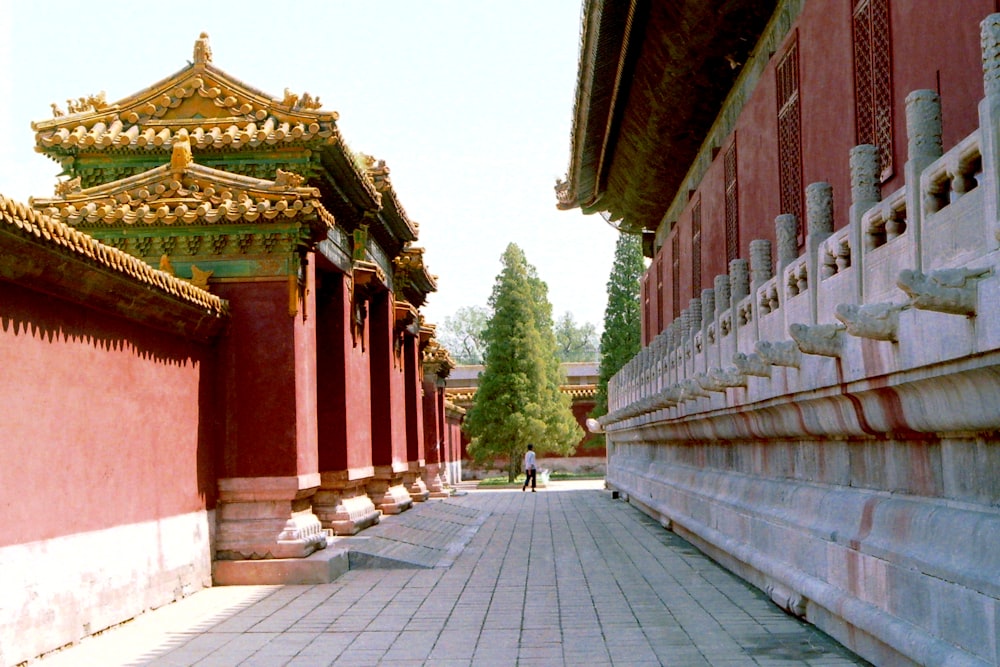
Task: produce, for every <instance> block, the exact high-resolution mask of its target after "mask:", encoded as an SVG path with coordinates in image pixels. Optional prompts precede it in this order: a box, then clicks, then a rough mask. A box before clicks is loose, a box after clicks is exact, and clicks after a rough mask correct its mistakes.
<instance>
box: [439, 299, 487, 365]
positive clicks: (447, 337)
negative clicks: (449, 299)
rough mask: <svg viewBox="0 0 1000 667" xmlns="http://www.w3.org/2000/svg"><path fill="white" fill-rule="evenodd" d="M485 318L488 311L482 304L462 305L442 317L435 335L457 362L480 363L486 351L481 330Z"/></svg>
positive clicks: (483, 327)
mask: <svg viewBox="0 0 1000 667" xmlns="http://www.w3.org/2000/svg"><path fill="white" fill-rule="evenodd" d="M487 319H489V311H488V310H486V309H485V308H483V307H482V306H463V307H461V308H459V309H458V310H456V311H455V314H454V315H451V316H448V317H445V318H444V322H443V323H442V324H441V325H439V326H438V328H437V331H436V332H435V337H436V338H437V339H438V341H439V342H440V343H441V345H443V346H444V347H445V349H447V350H448V351H449V352H451V356H452V358H453V359H454V360H455V361H456V362H457V363H459V364H481V363H483V357H484V356H485V351H486V343H485V341H484V340H483V330H484V329H486V320H487Z"/></svg>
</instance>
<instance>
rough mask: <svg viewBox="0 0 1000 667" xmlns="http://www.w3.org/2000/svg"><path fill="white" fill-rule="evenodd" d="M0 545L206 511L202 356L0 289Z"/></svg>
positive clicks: (149, 333)
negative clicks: (1, 518)
mask: <svg viewBox="0 0 1000 667" xmlns="http://www.w3.org/2000/svg"><path fill="white" fill-rule="evenodd" d="M0 304H2V305H0V369H3V370H2V373H0V402H2V404H3V405H4V406H5V407H4V410H3V413H2V416H0V438H2V440H0V456H2V461H3V463H2V465H0V516H2V517H3V520H2V521H0V546H6V545H10V544H17V543H24V542H30V541H34V540H44V539H50V538H53V537H58V536H61V535H66V534H70V533H76V532H83V531H91V530H98V529H102V528H108V527H112V526H117V525H122V524H129V523H135V522H140V521H149V520H154V519H160V518H164V517H169V516H174V515H178V514H184V513H189V512H194V511H198V510H202V509H205V508H211V507H214V504H215V497H216V495H215V493H216V491H215V475H214V468H213V450H214V441H213V429H212V424H211V419H212V417H211V415H212V414H213V406H212V400H213V396H214V394H215V392H214V391H213V389H212V386H211V384H210V382H211V377H212V372H211V369H212V353H211V350H210V349H209V348H206V347H204V346H200V345H197V344H194V343H191V342H189V341H187V340H184V339H178V338H175V337H173V336H170V335H168V334H162V333H159V332H156V331H153V330H150V329H147V328H145V327H140V326H138V325H135V324H133V323H130V322H127V321H125V320H122V319H118V318H115V317H112V316H108V315H105V314H103V313H98V312H94V311H90V310H88V309H86V308H84V307H82V306H77V305H74V304H70V303H68V302H63V301H61V300H59V299H55V298H52V297H49V296H46V295H41V294H38V293H35V292H32V291H29V290H26V289H23V288H21V287H17V286H14V285H12V284H10V283H5V282H0Z"/></svg>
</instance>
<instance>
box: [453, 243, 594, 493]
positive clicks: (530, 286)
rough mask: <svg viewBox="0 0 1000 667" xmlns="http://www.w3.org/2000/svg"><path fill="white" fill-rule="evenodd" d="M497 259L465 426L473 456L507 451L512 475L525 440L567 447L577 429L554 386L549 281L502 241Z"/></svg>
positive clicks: (539, 447)
mask: <svg viewBox="0 0 1000 667" xmlns="http://www.w3.org/2000/svg"><path fill="white" fill-rule="evenodd" d="M500 263H501V265H502V270H501V272H500V274H499V275H498V276H497V278H496V282H495V283H494V285H493V293H492V294H491V296H490V301H489V305H490V308H491V310H492V315H491V316H490V318H489V320H488V321H487V323H486V328H485V330H484V332H483V338H484V340H485V342H486V355H485V359H484V361H485V368H484V369H483V373H482V375H481V376H480V380H479V388H478V389H477V390H476V396H475V398H474V400H473V404H472V407H471V408H470V409H469V412H468V413H467V415H466V419H465V423H464V428H465V430H466V432H467V433H468V434H469V436H470V437H471V439H472V441H471V443H470V444H469V454H470V455H471V456H472V457H473V459H474V460H475V461H476V462H478V463H482V462H484V461H492V460H493V459H494V458H496V457H501V456H502V457H506V458H507V460H508V468H507V474H508V478H509V479H510V480H511V481H513V479H514V477H515V476H516V475H517V473H518V472H519V470H520V467H521V458H522V455H523V454H524V452H525V450H526V449H527V446H528V444H529V443H532V444H534V445H535V451H536V452H538V453H539V454H543V453H545V452H553V451H554V452H558V453H568V452H570V451H572V449H573V446H574V445H575V444H576V442H577V441H579V439H580V436H581V435H582V433H581V432H580V428H579V426H578V425H577V424H576V420H575V419H574V418H573V413H572V410H571V409H570V398H569V396H565V395H563V394H562V393H561V392H560V391H559V384H560V382H561V381H562V378H561V374H560V368H559V360H558V358H557V357H556V354H555V350H556V343H555V334H554V333H553V330H552V306H551V304H549V302H548V287H547V286H546V285H545V283H544V282H542V280H541V279H540V278H539V277H538V275H537V272H536V271H535V268H534V267H533V266H531V265H530V264H528V261H527V259H526V258H525V256H524V253H523V252H522V251H521V249H520V248H519V247H518V246H517V245H515V244H513V243H511V244H510V245H508V246H507V249H506V251H504V254H503V256H502V257H501V259H500Z"/></svg>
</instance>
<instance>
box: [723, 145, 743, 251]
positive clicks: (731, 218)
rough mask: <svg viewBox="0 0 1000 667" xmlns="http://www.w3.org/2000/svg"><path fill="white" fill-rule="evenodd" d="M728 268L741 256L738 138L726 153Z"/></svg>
mask: <svg viewBox="0 0 1000 667" xmlns="http://www.w3.org/2000/svg"><path fill="white" fill-rule="evenodd" d="M725 172H726V266H729V262H731V261H733V260H734V259H736V258H737V257H739V256H740V208H739V186H738V184H737V181H736V138H735V137H734V138H733V143H732V145H731V146H730V147H729V150H728V151H726V158H725Z"/></svg>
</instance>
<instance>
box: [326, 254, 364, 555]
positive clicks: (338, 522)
mask: <svg viewBox="0 0 1000 667" xmlns="http://www.w3.org/2000/svg"><path fill="white" fill-rule="evenodd" d="M318 283H319V284H318V286H317V297H316V301H317V320H318V323H317V337H318V351H317V352H318V354H317V359H318V379H317V383H318V387H319V399H318V403H319V407H318V422H319V470H320V477H321V482H320V489H319V491H318V492H317V493H316V497H315V499H314V501H313V505H314V511H315V512H316V515H317V516H318V517H319V518H320V520H321V521H322V522H323V526H324V527H325V528H330V529H332V530H333V531H334V532H335V533H336V534H338V535H353V534H355V533H357V532H358V531H360V530H362V529H363V528H366V527H368V526H370V525H372V524H373V523H377V522H378V519H379V512H378V510H377V509H376V508H375V505H374V503H372V501H371V499H370V498H369V497H368V495H367V493H366V490H365V487H366V485H367V484H368V483H369V482H370V481H371V479H372V478H373V476H374V465H373V462H372V444H371V443H372V430H371V429H372V405H371V386H370V383H371V362H370V354H369V350H370V340H369V326H368V318H367V305H366V303H365V301H364V300H360V301H356V300H354V299H353V296H354V295H353V291H352V289H351V285H352V283H351V278H350V276H346V275H344V274H343V273H340V272H339V271H336V270H327V271H322V272H320V274H319V281H318Z"/></svg>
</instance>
